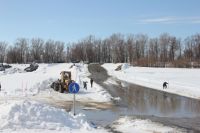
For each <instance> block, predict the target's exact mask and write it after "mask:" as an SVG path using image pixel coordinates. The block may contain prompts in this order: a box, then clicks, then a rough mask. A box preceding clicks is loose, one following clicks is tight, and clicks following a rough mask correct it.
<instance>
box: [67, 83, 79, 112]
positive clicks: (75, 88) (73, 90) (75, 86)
mask: <svg viewBox="0 0 200 133" xmlns="http://www.w3.org/2000/svg"><path fill="white" fill-rule="evenodd" d="M79 88H80V87H79V85H78V84H77V83H71V84H70V85H69V92H70V93H73V94H74V101H73V110H74V116H75V101H76V100H75V99H76V98H75V94H76V93H78V91H79Z"/></svg>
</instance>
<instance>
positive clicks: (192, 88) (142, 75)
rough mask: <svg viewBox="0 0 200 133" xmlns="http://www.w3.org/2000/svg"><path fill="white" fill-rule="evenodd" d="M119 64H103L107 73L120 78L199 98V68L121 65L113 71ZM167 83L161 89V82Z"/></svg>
mask: <svg viewBox="0 0 200 133" xmlns="http://www.w3.org/2000/svg"><path fill="white" fill-rule="evenodd" d="M119 65H121V64H119V63H118V64H104V65H103V67H104V68H105V69H107V71H108V74H109V75H111V76H113V77H116V78H118V79H120V80H124V81H127V82H130V83H134V84H138V85H141V86H146V87H150V88H153V89H157V90H161V91H166V92H170V93H174V94H179V95H183V96H187V97H192V98H197V99H200V82H199V79H200V69H185V68H147V67H132V66H127V65H122V70H120V71H115V69H116V68H117V67H118V66H119ZM164 81H166V82H168V83H169V86H168V88H167V89H165V90H163V88H162V83H163V82H164Z"/></svg>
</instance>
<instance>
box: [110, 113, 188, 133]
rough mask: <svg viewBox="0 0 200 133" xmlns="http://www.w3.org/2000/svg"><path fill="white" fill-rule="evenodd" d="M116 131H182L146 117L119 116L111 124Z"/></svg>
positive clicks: (166, 132) (162, 132) (178, 132)
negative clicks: (144, 118)
mask: <svg viewBox="0 0 200 133" xmlns="http://www.w3.org/2000/svg"><path fill="white" fill-rule="evenodd" d="M112 128H114V129H115V130H116V131H119V132H123V133H183V132H186V131H184V130H182V129H179V128H173V127H168V126H164V125H162V124H160V123H156V122H152V121H150V120H148V119H146V120H141V119H131V118H128V117H125V118H120V119H119V120H117V121H115V122H114V123H113V125H112Z"/></svg>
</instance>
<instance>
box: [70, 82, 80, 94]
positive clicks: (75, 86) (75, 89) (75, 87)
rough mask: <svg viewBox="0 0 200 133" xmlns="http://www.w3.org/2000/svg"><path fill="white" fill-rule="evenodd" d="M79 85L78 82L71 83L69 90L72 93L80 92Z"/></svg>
mask: <svg viewBox="0 0 200 133" xmlns="http://www.w3.org/2000/svg"><path fill="white" fill-rule="evenodd" d="M79 88H80V87H79V85H78V84H77V83H71V84H70V85H69V92H70V93H74V94H75V93H78V91H79Z"/></svg>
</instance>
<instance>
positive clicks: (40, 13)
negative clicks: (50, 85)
mask: <svg viewBox="0 0 200 133" xmlns="http://www.w3.org/2000/svg"><path fill="white" fill-rule="evenodd" d="M163 32H168V33H170V34H172V35H175V36H177V37H182V38H184V37H186V36H189V35H192V34H195V33H199V32H200V0H0V41H4V40H5V41H8V42H14V41H15V40H16V39H17V38H18V37H26V38H32V37H41V38H44V39H49V38H51V39H55V40H61V41H65V42H72V41H77V40H80V39H82V38H84V37H87V36H88V35H90V34H92V35H95V36H97V37H98V38H104V37H108V36H110V35H111V34H112V33H122V34H125V35H126V34H130V33H132V34H137V33H146V34H148V35H149V36H150V37H155V36H159V35H160V34H161V33H163Z"/></svg>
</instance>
